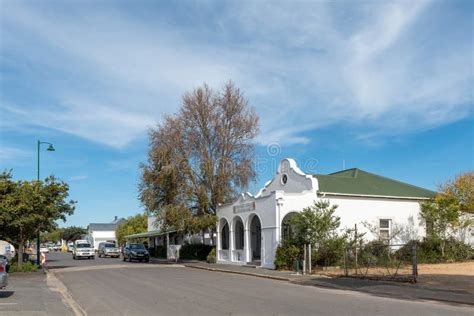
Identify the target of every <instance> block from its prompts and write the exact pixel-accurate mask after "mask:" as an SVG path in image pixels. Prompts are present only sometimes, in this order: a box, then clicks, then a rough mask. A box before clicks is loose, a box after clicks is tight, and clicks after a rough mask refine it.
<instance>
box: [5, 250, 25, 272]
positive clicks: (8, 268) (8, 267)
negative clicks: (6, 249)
mask: <svg viewBox="0 0 474 316" xmlns="http://www.w3.org/2000/svg"><path fill="white" fill-rule="evenodd" d="M23 255H25V254H23ZM10 258H11V257H10ZM0 260H4V261H5V262H6V267H5V268H6V271H7V273H8V271H10V259H9V257H8V256H7V255H0Z"/></svg>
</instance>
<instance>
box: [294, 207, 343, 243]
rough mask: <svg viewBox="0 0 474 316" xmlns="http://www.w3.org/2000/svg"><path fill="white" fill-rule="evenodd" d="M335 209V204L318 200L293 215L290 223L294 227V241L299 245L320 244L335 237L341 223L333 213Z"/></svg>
mask: <svg viewBox="0 0 474 316" xmlns="http://www.w3.org/2000/svg"><path fill="white" fill-rule="evenodd" d="M336 209H337V205H330V203H329V201H318V202H315V203H314V205H313V206H310V207H307V208H305V209H303V211H302V212H300V213H297V214H295V215H293V217H292V218H291V220H290V225H292V227H293V229H294V236H293V239H294V241H295V242H296V243H297V244H299V245H303V244H311V245H321V244H322V243H323V242H324V241H326V240H329V239H331V238H336V237H337V231H336V230H337V229H338V228H339V226H340V225H341V219H340V218H339V217H338V216H335V215H334V213H335V212H336Z"/></svg>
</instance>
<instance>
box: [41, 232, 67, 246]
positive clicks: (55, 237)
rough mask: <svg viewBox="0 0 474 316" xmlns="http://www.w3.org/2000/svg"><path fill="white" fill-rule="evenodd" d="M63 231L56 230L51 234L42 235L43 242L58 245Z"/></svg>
mask: <svg viewBox="0 0 474 316" xmlns="http://www.w3.org/2000/svg"><path fill="white" fill-rule="evenodd" d="M61 232H62V230H61V229H55V230H52V231H50V232H45V233H41V242H42V243H43V242H53V243H57V242H58V241H60V240H61Z"/></svg>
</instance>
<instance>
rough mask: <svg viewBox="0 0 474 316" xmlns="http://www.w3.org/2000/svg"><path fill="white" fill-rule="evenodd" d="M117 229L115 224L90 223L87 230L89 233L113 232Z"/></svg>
mask: <svg viewBox="0 0 474 316" xmlns="http://www.w3.org/2000/svg"><path fill="white" fill-rule="evenodd" d="M116 228H117V224H112V223H90V224H89V230H91V231H108V230H115V229H116Z"/></svg>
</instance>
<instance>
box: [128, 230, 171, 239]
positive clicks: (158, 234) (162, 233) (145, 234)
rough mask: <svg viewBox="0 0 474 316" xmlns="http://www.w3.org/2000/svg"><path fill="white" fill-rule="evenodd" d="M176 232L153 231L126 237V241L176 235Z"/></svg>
mask: <svg viewBox="0 0 474 316" xmlns="http://www.w3.org/2000/svg"><path fill="white" fill-rule="evenodd" d="M174 232H176V230H169V231H162V230H151V231H147V232H144V233H139V234H133V235H128V236H125V239H133V238H145V237H155V236H161V235H165V234H167V233H174Z"/></svg>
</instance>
